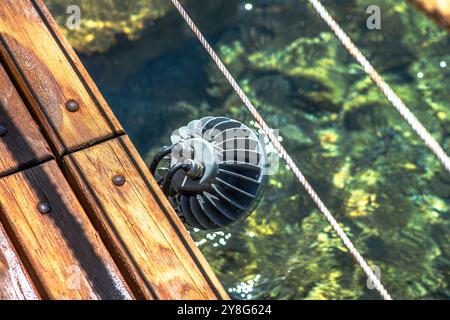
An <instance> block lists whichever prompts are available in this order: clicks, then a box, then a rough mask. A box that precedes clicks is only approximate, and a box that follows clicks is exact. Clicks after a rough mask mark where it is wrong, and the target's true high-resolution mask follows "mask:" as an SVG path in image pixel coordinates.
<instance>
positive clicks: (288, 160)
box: [170, 0, 392, 300]
mask: <svg viewBox="0 0 450 320" xmlns="http://www.w3.org/2000/svg"><path fill="white" fill-rule="evenodd" d="M170 1H172V3H173V4H174V6H175V7H176V8H177V10H178V12H179V13H180V14H181V16H182V17H183V19H184V20H185V21H186V23H187V24H188V26H189V27H190V28H191V30H192V31H193V32H194V34H195V36H196V37H197V38H198V40H199V41H200V43H201V44H202V45H203V47H204V48H205V49H206V51H207V52H208V54H209V55H210V56H211V58H212V60H213V61H214V62H215V64H216V65H217V67H218V68H219V70H220V71H221V72H222V74H223V75H224V76H225V78H226V79H227V80H228V82H229V83H230V85H231V86H232V87H233V89H234V91H236V93H237V95H238V96H239V98H241V100H242V102H243V103H244V105H245V106H246V107H247V109H248V110H249V111H250V113H251V114H252V116H253V117H254V118H255V120H256V122H257V123H258V124H259V125H260V127H261V129H262V130H263V132H264V134H265V135H266V136H267V137H268V138H269V140H270V141H271V142H272V145H273V146H274V148H275V149H276V150H277V151H278V152H279V154H280V155H281V157H282V158H283V159H284V160H285V161H286V164H287V166H288V167H289V168H290V169H291V171H292V172H293V174H294V175H295V177H297V179H298V181H299V182H300V184H301V185H302V186H303V188H304V189H305V191H306V192H307V193H308V195H309V196H310V197H311V199H312V200H313V201H314V203H315V204H316V206H317V208H318V209H319V210H320V212H322V214H323V215H324V216H325V218H326V219H327V221H328V222H329V224H330V225H331V226H332V228H333V229H334V231H335V232H336V233H337V235H338V236H339V238H340V239H341V240H342V242H343V243H344V245H345V247H346V248H347V250H348V251H349V252H350V254H351V255H352V256H353V258H354V259H355V260H356V261H357V263H358V264H359V265H360V266H361V268H362V269H363V271H364V273H365V274H366V275H367V277H368V279H369V280H370V281H371V282H372V284H373V286H374V288H375V289H376V290H377V291H378V292H379V293H380V295H381V296H382V297H383V298H384V299H386V300H391V299H392V298H391V296H390V295H389V293H388V292H387V291H386V289H385V288H384V286H383V284H382V283H381V281H380V279H378V277H377V276H376V275H375V274H374V272H373V271H372V269H371V268H370V266H369V264H368V263H367V262H366V260H364V258H363V257H362V255H361V254H360V253H359V251H358V249H356V247H355V246H354V245H353V243H352V241H351V240H350V238H349V237H348V236H347V234H346V233H345V231H344V230H343V229H342V228H341V226H340V225H339V223H338V222H337V220H336V219H335V218H334V216H333V215H332V214H331V212H330V211H329V210H328V208H327V207H326V206H325V204H324V203H323V201H322V200H321V199H320V197H319V195H318V194H317V193H316V191H315V190H314V189H313V187H312V186H311V184H310V183H309V182H308V180H307V179H306V177H305V176H304V175H303V173H302V172H301V171H300V169H299V168H298V166H297V165H296V164H295V162H294V160H292V158H291V156H290V155H289V154H288V153H287V151H286V150H285V149H284V147H283V146H282V145H281V143H280V142H279V141H278V139H277V137H276V136H275V134H274V133H273V131H272V129H270V127H269V126H268V125H267V124H266V122H265V121H264V119H263V118H262V117H261V115H260V114H259V112H258V111H257V110H256V108H255V107H254V106H253V104H252V103H251V101H250V99H249V98H248V97H247V95H246V94H245V93H244V91H243V90H242V89H241V87H240V86H239V84H238V83H237V82H236V80H235V79H234V77H233V76H232V75H231V73H230V72H229V71H228V69H227V67H226V66H225V65H224V64H223V62H222V61H221V60H220V58H219V56H218V55H217V53H216V52H215V51H214V49H213V48H212V47H211V45H210V44H209V43H208V41H207V40H206V39H205V37H204V36H203V34H202V33H201V32H200V30H199V29H198V28H197V26H196V25H195V23H194V22H193V21H192V19H191V18H190V17H189V15H188V14H187V12H186V11H185V10H184V8H183V6H182V5H181V4H180V3H179V2H178V0H170Z"/></svg>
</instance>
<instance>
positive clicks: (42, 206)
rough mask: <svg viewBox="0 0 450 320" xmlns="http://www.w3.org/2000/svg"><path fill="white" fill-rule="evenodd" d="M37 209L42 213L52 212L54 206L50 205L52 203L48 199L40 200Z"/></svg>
mask: <svg viewBox="0 0 450 320" xmlns="http://www.w3.org/2000/svg"><path fill="white" fill-rule="evenodd" d="M37 209H38V210H39V212H40V213H42V214H46V213H50V212H51V211H52V207H51V206H50V203H48V202H47V201H41V202H39V203H38V205H37Z"/></svg>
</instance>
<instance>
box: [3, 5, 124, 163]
mask: <svg viewBox="0 0 450 320" xmlns="http://www.w3.org/2000/svg"><path fill="white" fill-rule="evenodd" d="M45 10H46V9H45V6H44V5H43V3H42V2H41V1H33V0H22V1H20V5H18V2H17V1H16V0H2V1H1V4H0V54H1V57H2V58H3V60H4V63H5V64H6V65H7V66H8V69H9V71H10V72H11V74H13V75H14V78H15V80H16V82H17V84H18V86H19V87H20V89H21V91H22V92H23V94H24V95H25V96H26V97H27V100H28V102H29V104H30V106H31V108H32V110H33V113H34V114H35V116H36V118H37V119H39V121H40V122H41V124H42V127H43V128H44V129H45V133H46V135H47V136H48V138H49V140H50V143H51V144H52V147H53V148H54V150H55V153H56V155H57V156H58V157H61V156H63V155H64V154H66V153H69V152H71V151H73V150H77V149H80V148H83V147H86V146H89V145H92V144H95V143H97V142H99V141H102V140H105V139H108V138H111V137H114V136H116V135H118V134H121V133H122V132H123V129H122V127H121V126H120V124H119V123H118V122H117V120H116V118H115V117H114V115H113V114H112V112H111V110H110V108H109V107H108V106H107V105H106V103H105V102H104V100H103V98H102V97H101V95H100V93H99V92H98V90H97V89H96V87H95V85H94V84H93V82H92V80H91V78H90V77H89V76H88V75H87V72H86V71H85V70H84V68H82V67H81V63H80V61H79V60H78V58H77V57H76V55H75V54H74V52H73V51H72V50H68V46H67V45H66V42H65V40H64V41H63V42H62V40H61V38H60V37H59V36H60V33H59V32H57V31H55V30H54V29H53V27H54V26H55V23H54V21H53V20H52V18H51V16H50V15H49V14H48V13H46V11H45ZM70 101H75V102H76V103H77V104H78V105H79V109H78V110H77V111H75V112H70V111H68V110H67V108H66V104H67V103H68V102H70Z"/></svg>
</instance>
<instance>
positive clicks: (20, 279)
mask: <svg viewBox="0 0 450 320" xmlns="http://www.w3.org/2000/svg"><path fill="white" fill-rule="evenodd" d="M37 299H38V294H37V291H36V289H35V288H34V286H33V284H32V282H31V280H30V278H29V276H28V275H27V273H26V271H25V270H24V267H23V265H22V263H21V261H20V259H19V257H18V256H17V254H16V252H15V250H14V249H13V247H12V246H11V243H10V241H9V240H8V238H7V236H6V233H5V230H4V229H3V227H2V225H1V224H0V300H37Z"/></svg>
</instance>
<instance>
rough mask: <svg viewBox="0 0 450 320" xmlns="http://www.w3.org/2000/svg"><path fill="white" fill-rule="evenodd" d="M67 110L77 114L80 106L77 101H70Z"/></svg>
mask: <svg viewBox="0 0 450 320" xmlns="http://www.w3.org/2000/svg"><path fill="white" fill-rule="evenodd" d="M66 109H67V111H69V112H76V111H78V109H80V104H79V103H78V102H76V101H75V100H69V101H67V102H66Z"/></svg>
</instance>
